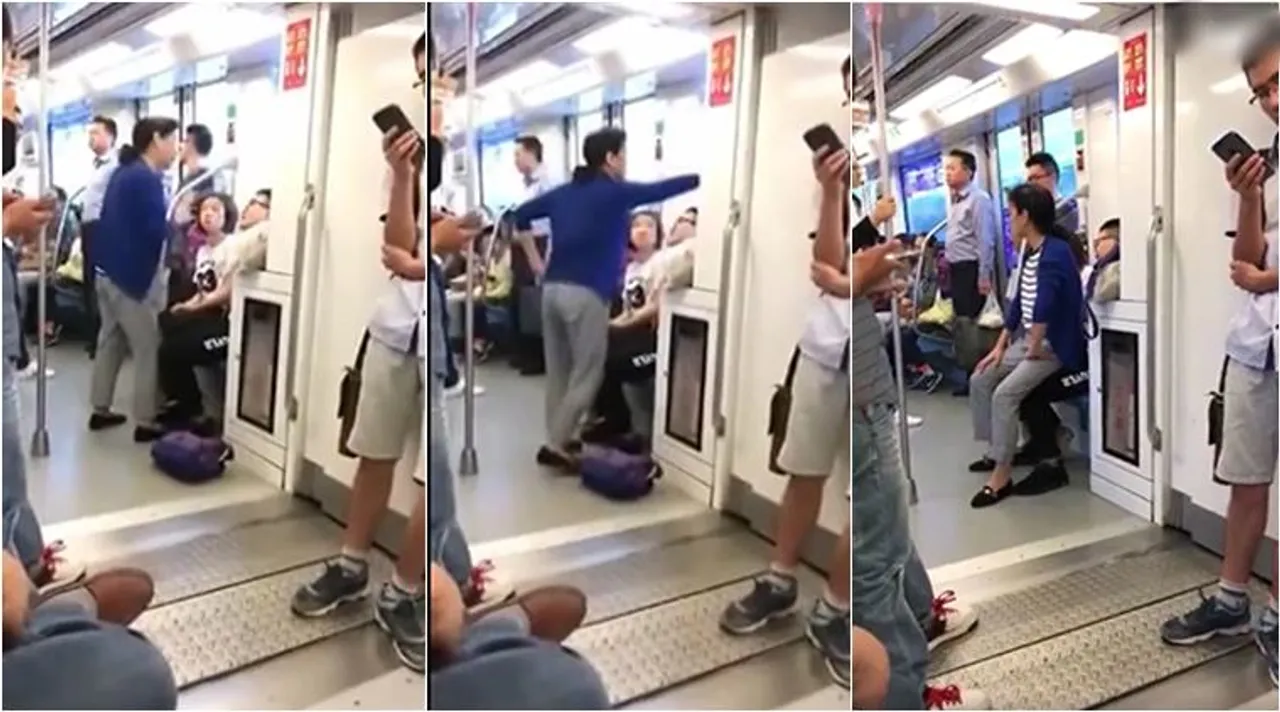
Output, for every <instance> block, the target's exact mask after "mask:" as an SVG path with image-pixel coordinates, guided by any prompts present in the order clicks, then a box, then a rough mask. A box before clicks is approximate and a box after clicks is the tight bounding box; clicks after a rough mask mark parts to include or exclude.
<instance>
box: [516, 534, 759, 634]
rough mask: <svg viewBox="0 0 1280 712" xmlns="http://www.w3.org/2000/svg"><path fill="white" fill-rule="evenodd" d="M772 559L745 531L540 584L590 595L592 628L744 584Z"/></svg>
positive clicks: (626, 558) (645, 553)
mask: <svg viewBox="0 0 1280 712" xmlns="http://www.w3.org/2000/svg"><path fill="white" fill-rule="evenodd" d="M768 561H769V546H768V544H766V543H765V542H764V541H762V540H760V539H757V538H756V537H755V536H753V535H751V534H750V533H748V532H746V531H741V532H732V533H726V534H719V535H715V536H708V537H703V538H699V539H693V540H691V541H682V542H679V543H675V544H670V545H667V546H662V547H658V548H655V549H649V550H646V551H643V552H641V553H637V554H632V555H630V556H624V557H622V558H620V559H615V560H613V561H610V562H608V563H604V564H599V565H596V566H591V567H588V568H584V569H579V570H576V571H570V572H567V573H564V574H561V575H557V576H555V577H554V578H551V579H549V580H547V581H544V582H540V583H547V584H560V585H567V586H576V587H577V588H579V589H581V590H582V591H583V592H584V593H586V594H587V601H588V609H587V619H586V623H587V624H588V625H589V624H592V623H599V622H601V621H605V620H609V619H611V618H616V617H618V616H621V615H625V614H627V613H631V612H633V611H638V610H640V609H643V608H648V607H650V606H655V605H658V604H661V603H666V602H668V601H674V600H676V599H678V598H683V597H684V596H689V595H692V594H695V593H699V592H702V591H706V590H708V589H711V588H715V587H717V586H723V585H725V584H727V583H730V582H734V581H740V580H742V579H744V578H747V577H749V576H753V575H754V574H756V573H758V572H760V571H761V570H762V569H763V568H764V567H765V566H766V565H767V563H768ZM537 585H538V583H532V584H521V586H520V588H522V589H527V588H532V587H534V586H537Z"/></svg>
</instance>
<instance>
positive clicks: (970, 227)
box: [943, 149, 1003, 319]
mask: <svg viewBox="0 0 1280 712" xmlns="http://www.w3.org/2000/svg"><path fill="white" fill-rule="evenodd" d="M943 171H944V174H943V175H944V180H945V181H946V184H947V194H948V198H949V205H948V206H947V264H949V265H950V266H951V301H952V303H953V304H954V305H955V311H956V316H963V317H969V318H971V319H974V318H977V316H978V315H979V314H981V313H982V307H983V305H984V304H985V301H986V297H987V295H988V294H990V292H991V288H992V284H993V283H994V282H995V281H996V279H995V278H996V273H995V264H996V260H995V251H996V246H997V245H1000V244H1001V243H1002V242H1003V241H1002V239H1001V227H1000V219H999V216H998V215H997V214H996V208H995V204H994V203H992V201H991V196H990V195H987V192H986V191H985V190H983V189H982V188H979V187H978V186H976V185H974V184H973V183H974V176H975V175H976V174H977V171H978V161H977V159H976V158H974V156H973V154H972V153H969V152H968V151H963V150H960V149H955V150H953V151H950V152H949V153H947V157H946V159H945V160H944V162H943Z"/></svg>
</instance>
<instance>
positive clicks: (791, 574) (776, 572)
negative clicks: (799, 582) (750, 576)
mask: <svg viewBox="0 0 1280 712" xmlns="http://www.w3.org/2000/svg"><path fill="white" fill-rule="evenodd" d="M765 578H767V579H769V580H770V581H772V582H773V583H775V584H777V585H778V587H780V588H790V587H792V586H794V585H795V584H796V570H795V569H794V568H790V567H786V566H782V565H781V564H769V573H767V574H765Z"/></svg>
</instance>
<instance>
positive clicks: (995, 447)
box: [969, 336, 1062, 464]
mask: <svg viewBox="0 0 1280 712" xmlns="http://www.w3.org/2000/svg"><path fill="white" fill-rule="evenodd" d="M1061 368H1062V364H1061V363H1060V362H1059V361H1058V357H1057V356H1054V355H1053V352H1052V351H1050V350H1049V349H1048V344H1045V358H1042V359H1039V360H1035V361H1032V360H1030V359H1028V358H1027V341H1026V338H1025V337H1023V336H1018V337H1017V338H1016V339H1014V341H1013V343H1012V344H1010V345H1009V348H1008V349H1006V350H1005V352H1004V358H1003V359H1001V360H1000V363H998V364H996V365H994V366H992V367H991V368H988V369H987V370H986V371H984V372H982V373H975V374H973V377H972V378H970V379H969V412H970V413H971V414H972V415H973V437H974V439H975V440H979V441H981V442H986V443H990V445H989V449H988V450H987V457H989V458H991V459H992V460H995V461H996V462H998V463H1001V464H1008V463H1010V462H1013V455H1014V453H1015V452H1017V450H1018V434H1019V421H1018V406H1019V405H1021V404H1022V399H1023V398H1026V397H1027V394H1029V393H1031V391H1033V390H1035V388H1036V386H1038V385H1040V384H1041V383H1043V382H1044V380H1045V379H1046V378H1049V377H1050V376H1052V375H1053V374H1055V373H1057V372H1058V370H1059V369H1061Z"/></svg>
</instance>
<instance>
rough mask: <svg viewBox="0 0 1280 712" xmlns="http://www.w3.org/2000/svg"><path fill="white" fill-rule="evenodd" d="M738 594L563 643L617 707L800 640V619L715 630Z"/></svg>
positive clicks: (702, 599) (628, 620) (666, 609)
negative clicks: (741, 632) (744, 630)
mask: <svg viewBox="0 0 1280 712" xmlns="http://www.w3.org/2000/svg"><path fill="white" fill-rule="evenodd" d="M805 578H807V577H805ZM810 580H812V579H810ZM808 588H809V589H810V590H811V589H812V586H808ZM743 593H744V590H743V587H742V586H740V585H736V584H735V585H728V586H722V587H720V588H716V589H713V590H711V591H707V592H705V593H701V594H698V595H695V596H689V597H687V598H682V599H680V600H678V601H674V602H672V603H667V604H665V605H661V606H657V607H654V608H649V609H645V610H642V611H640V612H638V613H633V614H631V615H629V616H624V617H622V618H615V619H613V620H610V621H606V622H604V623H600V624H598V625H593V626H589V627H587V628H584V629H582V630H579V631H578V632H577V633H574V634H573V636H571V637H570V638H569V640H568V641H566V643H565V644H566V645H568V646H569V647H571V648H573V649H574V650H577V651H578V653H580V654H581V655H582V656H583V657H585V658H586V659H587V660H589V661H591V663H592V665H594V666H595V668H596V670H597V671H598V672H599V673H600V676H601V678H602V679H603V680H604V684H605V687H606V688H607V689H608V690H609V698H610V700H611V701H612V702H613V704H615V705H620V704H624V703H626V702H629V701H631V700H635V699H637V698H640V697H644V696H646V695H650V694H653V693H655V692H658V691H660V690H663V689H666V688H669V687H671V686H673V685H679V684H681V683H683V682H686V681H689V680H692V679H694V678H696V677H699V676H701V675H705V674H707V673H709V672H712V671H714V670H718V669H720V668H723V667H726V666H728V665H732V664H734V663H737V662H739V661H742V660H746V659H747V658H750V657H752V656H754V655H758V654H760V653H763V652H765V651H767V650H771V649H773V648H776V647H778V646H781V645H786V644H788V643H791V642H793V641H795V640H798V639H800V637H801V636H803V635H804V631H803V629H802V621H803V617H802V616H796V617H795V618H794V619H791V620H785V621H778V622H777V623H776V624H775V625H773V626H770V627H767V628H765V629H764V630H762V631H761V632H759V633H757V634H755V635H750V636H732V635H729V634H727V633H725V632H723V631H721V630H720V627H719V625H717V621H718V620H719V618H720V614H721V612H722V611H724V608H725V606H727V605H729V603H730V602H732V601H734V600H735V599H737V598H739V597H740V596H742V595H743Z"/></svg>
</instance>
